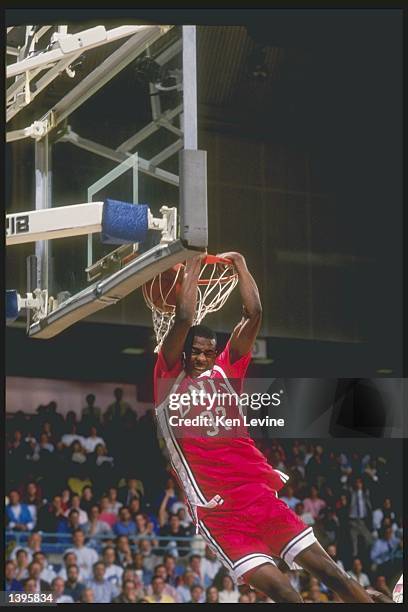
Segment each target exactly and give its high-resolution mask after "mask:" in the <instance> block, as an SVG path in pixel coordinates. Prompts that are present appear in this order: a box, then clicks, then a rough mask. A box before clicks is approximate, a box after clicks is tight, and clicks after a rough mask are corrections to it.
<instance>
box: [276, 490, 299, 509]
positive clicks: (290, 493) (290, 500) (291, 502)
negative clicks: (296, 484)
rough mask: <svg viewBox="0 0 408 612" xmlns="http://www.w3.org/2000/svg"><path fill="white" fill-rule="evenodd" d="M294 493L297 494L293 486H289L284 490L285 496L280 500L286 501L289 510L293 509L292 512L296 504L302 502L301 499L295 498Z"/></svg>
mask: <svg viewBox="0 0 408 612" xmlns="http://www.w3.org/2000/svg"><path fill="white" fill-rule="evenodd" d="M294 493H295V490H294V488H293V487H292V485H290V484H288V485H286V487H285V488H284V495H282V496H281V497H280V499H281V500H282V501H284V502H285V504H287V505H288V506H289V508H291V509H292V510H294V509H295V506H296V504H298V503H299V502H300V499H298V498H297V497H295V495H294Z"/></svg>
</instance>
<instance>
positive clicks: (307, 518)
mask: <svg viewBox="0 0 408 612" xmlns="http://www.w3.org/2000/svg"><path fill="white" fill-rule="evenodd" d="M295 513H296V514H297V515H298V516H300V518H301V519H302V521H303V522H304V523H305V524H306V525H314V522H315V521H314V518H313V516H312V514H311V513H310V512H306V510H305V507H304V505H303V503H302V502H299V503H298V504H296V506H295Z"/></svg>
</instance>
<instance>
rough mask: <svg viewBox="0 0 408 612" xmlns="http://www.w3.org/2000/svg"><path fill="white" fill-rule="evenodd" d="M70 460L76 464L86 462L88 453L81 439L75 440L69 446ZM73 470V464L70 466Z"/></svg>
mask: <svg viewBox="0 0 408 612" xmlns="http://www.w3.org/2000/svg"><path fill="white" fill-rule="evenodd" d="M68 451H69V455H68V456H69V459H68V460H69V462H70V463H71V464H75V465H82V464H84V463H86V453H85V450H84V447H83V446H82V444H81V442H79V440H74V441H73V442H72V444H71V445H70V446H69V449H68ZM69 469H70V470H71V472H72V465H71V466H70V468H69Z"/></svg>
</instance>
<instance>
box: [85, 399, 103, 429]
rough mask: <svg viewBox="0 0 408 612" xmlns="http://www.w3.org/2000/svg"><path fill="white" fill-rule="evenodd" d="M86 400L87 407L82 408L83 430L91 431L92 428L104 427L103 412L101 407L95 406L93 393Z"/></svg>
mask: <svg viewBox="0 0 408 612" xmlns="http://www.w3.org/2000/svg"><path fill="white" fill-rule="evenodd" d="M85 399H86V406H84V408H82V414H81V428H82V429H83V430H84V431H87V430H89V428H90V427H92V426H93V427H96V428H99V427H100V426H101V425H102V411H101V409H100V408H99V406H96V405H95V399H96V398H95V396H94V394H93V393H89V394H88V395H87V396H86V398H85Z"/></svg>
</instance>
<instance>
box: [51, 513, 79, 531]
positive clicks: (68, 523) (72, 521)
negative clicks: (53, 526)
mask: <svg viewBox="0 0 408 612" xmlns="http://www.w3.org/2000/svg"><path fill="white" fill-rule="evenodd" d="M76 529H82V527H81V525H80V524H79V512H78V510H75V508H73V509H72V510H70V511H69V514H68V519H67V518H66V517H65V516H64V517H63V518H62V519H61V520H60V522H59V523H58V528H57V533H71V534H72V533H74V531H75V530H76Z"/></svg>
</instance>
